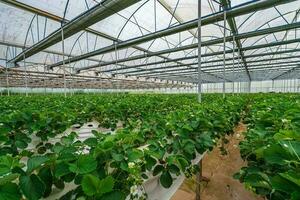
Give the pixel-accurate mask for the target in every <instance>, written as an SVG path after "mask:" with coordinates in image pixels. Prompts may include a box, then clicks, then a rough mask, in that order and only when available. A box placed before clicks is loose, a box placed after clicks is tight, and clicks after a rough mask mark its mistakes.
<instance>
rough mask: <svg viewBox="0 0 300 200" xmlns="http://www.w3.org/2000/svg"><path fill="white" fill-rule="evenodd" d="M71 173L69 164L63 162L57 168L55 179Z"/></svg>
mask: <svg viewBox="0 0 300 200" xmlns="http://www.w3.org/2000/svg"><path fill="white" fill-rule="evenodd" d="M70 172H71V171H70V170H69V167H68V164H67V163H65V162H61V163H59V164H57V165H56V166H55V173H54V175H55V177H57V178H59V177H61V176H64V175H66V174H69V173H70Z"/></svg>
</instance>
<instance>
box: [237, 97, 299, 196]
mask: <svg viewBox="0 0 300 200" xmlns="http://www.w3.org/2000/svg"><path fill="white" fill-rule="evenodd" d="M246 123H247V124H248V131H247V133H246V137H245V140H244V141H242V142H241V143H240V151H241V155H242V157H243V158H244V159H245V160H247V162H248V165H247V167H243V168H242V169H241V170H240V172H239V173H237V174H235V178H237V179H239V180H240V181H241V182H243V183H244V184H245V186H246V187H247V188H248V189H250V190H252V191H254V192H255V193H257V194H259V195H262V196H265V197H266V198H267V199H272V200H286V199H292V200H299V199H300V97H299V96H296V95H275V94H273V95H272V96H271V95H270V96H268V95H261V96H256V98H254V100H253V102H252V103H251V106H250V107H249V114H248V118H246Z"/></svg>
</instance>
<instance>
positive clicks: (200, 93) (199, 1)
mask: <svg viewBox="0 0 300 200" xmlns="http://www.w3.org/2000/svg"><path fill="white" fill-rule="evenodd" d="M201 42H202V39H201V0H198V102H199V103H201V102H202V79H201ZM197 185H199V191H198V190H197V192H198V193H199V197H198V199H199V200H200V183H198V184H197Z"/></svg>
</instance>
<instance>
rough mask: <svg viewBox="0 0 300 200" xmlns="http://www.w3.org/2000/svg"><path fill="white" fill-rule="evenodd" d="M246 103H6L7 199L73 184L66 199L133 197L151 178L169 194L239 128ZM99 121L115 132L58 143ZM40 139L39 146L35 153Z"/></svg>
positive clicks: (162, 98) (49, 99) (3, 176)
mask: <svg viewBox="0 0 300 200" xmlns="http://www.w3.org/2000/svg"><path fill="white" fill-rule="evenodd" d="M246 99H247V98H245V97H238V96H231V97H228V98H227V99H226V100H225V101H224V100H223V99H222V98H221V97H219V96H217V95H211V96H210V95H208V96H206V97H205V99H204V103H203V104H198V103H197V102H196V96H194V95H95V96H92V95H91V96H84V95H78V96H73V97H69V98H66V99H65V98H63V97H62V96H33V97H28V98H21V97H1V98H0V112H1V113H3V114H1V116H0V145H1V152H0V199H3V200H19V199H21V198H24V197H25V198H26V199H29V200H36V199H40V198H42V197H47V196H49V195H51V193H52V190H53V189H54V188H58V189H60V190H63V189H64V187H66V186H67V185H72V186H73V188H72V189H71V190H68V191H66V193H65V194H64V195H63V196H62V197H61V199H100V200H101V199H103V200H104V199H105V200H113V199H118V200H121V199H125V197H126V196H128V195H129V196H131V198H132V199H134V198H137V196H136V195H137V194H136V192H135V191H134V190H136V188H138V187H140V186H141V185H142V184H143V182H144V181H145V180H147V179H148V178H150V177H149V176H159V179H160V184H161V185H162V186H163V187H165V188H169V187H170V186H171V185H172V183H173V179H174V178H176V176H178V175H181V174H185V175H186V176H191V175H192V174H193V173H195V172H196V171H197V167H196V166H194V165H193V164H192V163H191V160H193V159H194V158H195V157H196V155H197V153H199V154H201V153H203V152H204V151H206V150H208V149H212V148H213V146H214V145H215V143H216V140H217V139H218V138H220V137H222V136H224V135H225V134H226V133H229V132H230V131H231V130H232V128H233V127H234V125H235V124H236V123H237V122H238V121H239V118H240V112H241V111H242V110H243V108H244V106H245V105H246V102H247V100H246ZM92 120H96V121H98V122H99V123H100V124H99V126H101V127H105V128H109V129H110V130H111V132H108V133H101V132H97V131H93V137H90V138H88V139H86V140H85V141H80V140H78V139H77V138H78V135H77V134H76V133H75V132H72V133H70V134H68V135H65V136H62V137H61V138H60V141H59V142H56V143H53V142H52V140H53V138H54V137H56V136H57V135H59V134H61V133H63V132H64V131H65V130H66V129H67V128H69V127H70V126H72V125H74V124H80V125H82V124H83V123H86V122H90V121H92ZM117 124H121V125H122V127H121V128H117ZM33 136H34V137H37V138H39V140H40V142H39V144H38V145H37V146H36V148H35V149H33V150H30V149H28V145H29V144H30V143H31V142H32V138H33ZM139 198H146V194H143V196H142V197H139Z"/></svg>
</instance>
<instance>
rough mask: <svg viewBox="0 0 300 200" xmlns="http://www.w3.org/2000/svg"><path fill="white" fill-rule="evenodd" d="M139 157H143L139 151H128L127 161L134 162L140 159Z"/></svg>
mask: <svg viewBox="0 0 300 200" xmlns="http://www.w3.org/2000/svg"><path fill="white" fill-rule="evenodd" d="M141 157H143V152H142V151H141V150H138V149H133V150H131V151H128V161H129V162H134V161H136V160H138V159H140V158H141Z"/></svg>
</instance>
